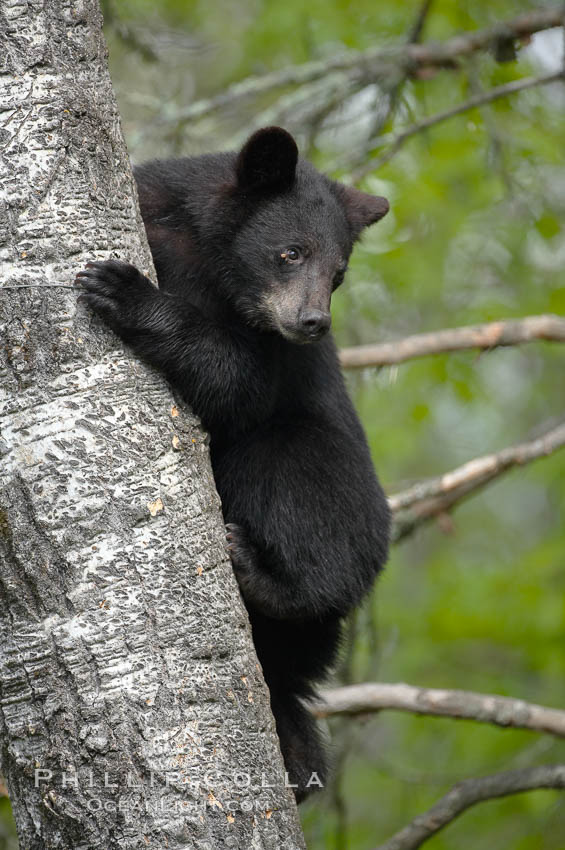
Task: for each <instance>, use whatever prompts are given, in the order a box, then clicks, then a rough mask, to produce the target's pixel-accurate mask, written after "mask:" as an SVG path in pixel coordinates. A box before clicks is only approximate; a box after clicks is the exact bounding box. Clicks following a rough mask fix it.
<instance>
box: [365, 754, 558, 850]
mask: <svg viewBox="0 0 565 850" xmlns="http://www.w3.org/2000/svg"><path fill="white" fill-rule="evenodd" d="M538 788H556V789H562V788H565V764H553V765H544V766H540V767H529V768H525V769H523V770H508V771H505V772H504V773H495V774H493V775H492V776H483V777H481V778H480V779H465V780H464V781H463V782H458V783H457V785H454V786H453V788H452V789H451V790H450V791H448V793H447V794H446V795H445V796H444V797H442V798H441V800H439V801H438V802H437V803H436V804H435V805H434V806H432V808H431V809H428V811H427V812H425V813H424V814H423V815H418V817H416V818H414V820H413V821H411V823H409V824H408V826H405V827H404V829H401V830H400V831H399V832H397V833H396V834H395V835H393V836H392V838H389V840H388V841H385V843H384V844H381V845H379V847H378V848H376V850H416V848H417V847H421V846H422V844H423V843H424V842H425V841H427V840H428V839H429V838H431V837H432V836H433V835H435V834H436V833H437V832H439V831H440V830H441V829H443V828H444V827H445V826H447V825H448V824H449V823H451V822H452V821H453V820H455V818H457V817H458V816H459V815H460V814H461V813H462V812H464V811H465V810H466V809H469V808H470V807H471V806H474V805H475V804H476V803H482V802H483V801H485V800H492V799H496V798H497V797H506V796H508V795H509V794H519V793H521V792H522V791H533V790H535V789H538Z"/></svg>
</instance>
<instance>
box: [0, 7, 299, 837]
mask: <svg viewBox="0 0 565 850" xmlns="http://www.w3.org/2000/svg"><path fill="white" fill-rule="evenodd" d="M100 25H101V20H100V14H99V11H98V8H97V3H96V2H95V0H79V2H73V0H50V2H48V3H45V2H43V0H27V2H25V3H22V2H21V0H2V5H1V6H0V37H1V44H0V57H3V59H0V62H1V63H2V67H1V69H0V190H1V191H2V196H1V201H0V332H1V346H0V457H1V468H0V600H1V601H0V766H1V769H2V772H3V773H4V776H5V778H6V780H7V783H8V787H9V790H10V796H11V799H12V804H13V809H14V814H15V818H16V822H17V825H18V831H19V835H20V843H21V847H22V848H41V850H48V848H79V847H80V848H85V849H86V848H91V847H92V848H94V847H96V848H100V847H104V848H118V847H119V848H133V847H167V848H169V850H172V849H173V848H189V847H190V848H199V850H204V848H209V850H213V849H214V848H217V847H222V848H224V847H237V848H239V847H246V848H256V850H260V848H265V850H266V848H269V850H272V848H288V850H291V848H298V847H303V846H304V845H303V839H302V837H301V832H300V827H299V825H298V820H297V814H296V807H295V805H294V801H293V797H292V795H291V793H290V792H289V791H288V790H287V789H285V788H284V768H283V764H282V760H281V756H280V752H279V749H278V742H277V739H276V735H275V731H274V723H273V720H272V717H271V714H270V710H269V705H268V693H267V690H266V688H265V685H264V683H263V679H262V676H261V672H260V668H259V666H258V664H257V660H256V657H255V653H254V650H253V645H252V642H251V635H250V630H249V625H248V620H247V616H246V612H245V609H244V607H243V605H242V602H241V599H240V596H239V593H238V590H237V586H236V584H235V581H234V578H233V574H232V571H231V567H230V564H229V562H228V559H227V557H226V549H225V541H224V526H223V522H222V518H221V513H220V510H219V502H218V497H217V495H216V492H215V488H214V484H213V479H212V475H211V469H210V465H209V459H208V452H207V446H206V438H205V435H204V434H203V432H202V431H201V429H200V427H199V425H198V423H197V421H196V420H195V419H194V418H193V417H192V416H191V415H190V414H189V413H188V412H187V411H186V409H183V408H182V405H180V404H178V405H177V404H176V403H175V400H174V399H173V398H172V396H171V393H170V390H169V389H168V388H167V386H166V385H165V383H164V381H163V380H162V378H161V377H160V376H159V375H157V374H156V373H153V372H151V371H150V370H149V369H147V368H146V367H145V366H143V365H142V364H139V363H136V362H135V361H134V360H133V359H132V357H131V356H130V355H129V354H128V353H127V352H124V351H123V349H122V348H121V345H120V344H119V343H118V341H117V340H116V338H115V337H114V336H112V335H111V334H110V333H109V332H108V331H107V330H106V329H105V328H103V327H102V325H101V324H100V323H99V322H98V321H97V320H96V319H94V318H93V317H92V315H91V314H90V313H89V312H88V311H87V309H86V308H85V307H84V305H81V304H80V303H79V304H78V306H77V302H76V293H75V292H73V291H70V290H68V289H62V288H57V287H55V286H54V285H55V284H66V285H69V284H71V283H72V280H73V276H74V274H75V273H76V272H77V271H78V270H79V269H81V268H82V267H83V266H84V263H85V262H86V261H87V260H89V259H93V258H107V257H109V256H111V255H113V256H118V257H120V258H121V259H129V260H131V261H132V262H135V263H136V264H137V265H138V266H139V267H140V268H143V269H145V270H149V271H150V272H151V262H150V257H149V254H148V249H147V246H146V243H145V239H144V237H142V236H141V235H140V234H142V233H143V228H142V224H141V220H140V217H139V213H138V210H137V204H136V202H135V194H134V189H133V184H132V178H131V173H130V168H129V162H128V159H127V152H126V149H125V145H124V142H123V139H122V136H121V130H120V127H119V120H118V116H117V112H116V106H115V102H114V98H113V95H112V91H111V86H110V81H109V78H108V74H107V68H106V59H105V47H104V43H103V40H102V36H101V30H100ZM30 284H32V285H33V286H32V287H31V288H27V287H28V286H29V285H30ZM20 286H23V287H26V288H14V287H20ZM1 287H3V288H1ZM38 771H45V772H44V773H41V772H40V773H38ZM248 778H249V781H250V787H246V784H247V781H248ZM262 780H263V784H265V785H266V784H268V785H271V786H273V787H269V788H261V784H262Z"/></svg>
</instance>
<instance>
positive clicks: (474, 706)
mask: <svg viewBox="0 0 565 850" xmlns="http://www.w3.org/2000/svg"><path fill="white" fill-rule="evenodd" d="M387 709H394V710H397V711H408V712H412V713H413V714H425V715H431V716H434V717H453V718H461V719H465V720H476V721H478V722H479V723H492V724H494V725H495V726H503V727H505V728H514V729H529V730H531V731H533V732H545V733H548V734H550V735H555V736H557V737H558V738H565V711H562V710H559V709H557V708H547V707H545V706H542V705H536V704H535V703H528V702H525V701H524V700H521V699H513V698H511V697H503V696H498V695H496V694H479V693H474V692H473V691H460V690H445V689H443V688H442V689H438V688H416V687H414V686H412V685H406V684H404V683H398V684H383V683H380V682H367V683H364V684H359V685H346V686H344V687H341V688H333V689H331V690H324V691H323V693H322V696H321V699H320V700H319V701H318V702H316V703H315V705H314V706H313V711H314V712H315V714H316V715H317V716H318V717H333V716H335V715H356V714H368V713H371V712H376V711H383V710H387Z"/></svg>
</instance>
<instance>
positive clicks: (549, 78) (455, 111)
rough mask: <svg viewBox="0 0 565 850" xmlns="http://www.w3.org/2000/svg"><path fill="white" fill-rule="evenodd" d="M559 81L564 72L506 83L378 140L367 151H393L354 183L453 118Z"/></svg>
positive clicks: (367, 167) (368, 165) (361, 171)
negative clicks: (419, 135)
mask: <svg viewBox="0 0 565 850" xmlns="http://www.w3.org/2000/svg"><path fill="white" fill-rule="evenodd" d="M557 80H565V75H564V73H563V71H556V72H554V73H552V74H544V75H542V76H539V77H526V79H523V80H513V81H512V82H510V83H505V84H504V85H502V86H496V88H493V89H490V90H489V91H486V92H482V93H481V94H476V95H474V96H473V97H470V98H469V99H468V100H466V101H464V102H463V103H458V104H457V105H456V106H452V107H450V108H449V109H444V110H442V112H437V113H436V114H435V115H430V116H429V118H424V119H423V120H422V121H418V122H417V123H416V124H412V126H410V127H408V128H407V129H406V130H403V131H402V132H401V133H398V135H396V136H392V138H391V137H388V138H386V137H385V138H375V139H373V140H372V141H369V142H368V143H367V148H371V147H375V146H376V145H378V146H379V147H384V146H385V145H387V144H389V145H390V147H389V148H388V150H387V151H386V152H385V153H383V154H381V156H379V157H376V158H375V159H371V160H369V162H368V163H366V164H365V165H363V167H362V168H359V169H357V170H356V171H355V172H354V173H353V175H352V177H353V180H354V181H358V180H362V179H363V177H365V176H366V175H367V174H370V173H372V172H373V171H376V170H377V169H379V168H380V167H381V166H382V165H384V164H385V163H387V162H389V160H391V159H392V158H393V156H395V155H396V154H397V153H398V151H399V150H400V149H401V148H402V147H404V144H405V143H406V142H407V141H408V140H409V139H411V138H412V137H413V136H416V135H417V134H418V133H422V132H423V131H424V130H429V129H430V128H431V127H435V125H436V124H440V123H441V122H443V121H447V120H448V119H449V118H454V117H455V116H456V115H461V114H462V113H464V112H469V110H471V109H476V108H477V107H478V106H483V105H484V104H486V103H492V102H493V101H495V100H500V98H502V97H508V96H509V95H512V94H516V93H517V92H521V91H525V90H526V89H531V88H534V87H535V86H545V85H547V84H548V83H555V82H557Z"/></svg>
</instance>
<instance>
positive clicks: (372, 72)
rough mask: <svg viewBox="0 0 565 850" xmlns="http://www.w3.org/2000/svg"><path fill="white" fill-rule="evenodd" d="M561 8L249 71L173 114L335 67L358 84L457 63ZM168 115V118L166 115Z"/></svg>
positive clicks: (203, 109)
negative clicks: (430, 38)
mask: <svg viewBox="0 0 565 850" xmlns="http://www.w3.org/2000/svg"><path fill="white" fill-rule="evenodd" d="M561 22H562V12H561V9H560V8H559V7H558V6H549V7H545V8H540V9H533V10H531V11H530V12H526V13H525V14H522V15H518V16H517V17H515V18H512V19H510V20H509V21H505V22H501V23H498V24H495V25H494V26H492V27H488V28H486V29H481V30H475V31H473V32H467V33H462V34H461V35H457V36H454V37H453V38H450V39H447V40H446V41H444V42H430V43H428V44H417V43H408V44H404V45H402V46H399V47H390V48H382V47H373V48H370V49H369V50H366V51H362V52H359V51H348V52H346V53H342V54H338V55H336V56H332V57H331V58H330V59H327V60H323V61H314V62H306V63H304V64H303V65H293V66H290V67H288V68H284V69H282V70H280V71H273V72H272V73H270V74H264V75H263V76H260V77H248V78H247V79H245V80H242V81H241V82H239V83H235V84H234V85H232V86H229V87H228V88H227V89H226V91H224V92H222V94H219V95H216V96H215V97H211V98H205V99H202V100H198V101H196V102H195V103H193V104H191V105H190V106H189V107H187V108H186V109H183V110H179V111H178V112H177V113H176V114H175V115H174V116H172V117H171V119H170V120H172V121H175V122H176V121H179V122H186V121H196V120H199V119H200V118H202V117H204V116H205V115H209V114H210V113H212V112H215V111H217V110H218V109H222V108H223V107H231V106H233V105H235V104H237V103H238V102H239V101H240V100H243V99H245V98H247V97H254V96H256V95H259V94H263V93H265V92H269V91H273V90H275V89H278V88H284V87H285V86H296V85H304V84H305V83H311V82H313V81H314V80H319V79H321V78H323V77H326V76H327V75H328V74H330V73H331V72H333V71H346V72H352V73H354V74H355V76H356V78H357V81H358V83H359V84H360V85H366V84H367V83H368V82H374V81H375V80H377V79H380V78H382V77H383V76H384V77H388V76H389V75H390V74H393V75H395V74H397V73H398V68H399V66H400V68H401V69H402V68H407V69H408V72H409V74H410V75H417V73H418V72H419V71H421V70H422V69H424V68H453V67H455V66H456V62H457V60H458V59H459V58H461V57H463V56H469V55H471V54H473V53H476V52H477V51H480V50H485V49H488V48H490V47H491V46H493V45H495V44H496V42H497V40H499V39H500V38H501V37H504V38H507V39H508V38H511V39H519V38H524V37H527V36H529V35H532V34H533V33H535V32H540V31H542V30H545V29H549V28H551V27H557V26H560V25H561ZM163 120H165V119H163Z"/></svg>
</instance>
